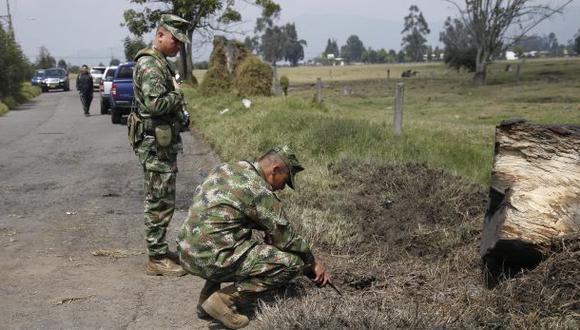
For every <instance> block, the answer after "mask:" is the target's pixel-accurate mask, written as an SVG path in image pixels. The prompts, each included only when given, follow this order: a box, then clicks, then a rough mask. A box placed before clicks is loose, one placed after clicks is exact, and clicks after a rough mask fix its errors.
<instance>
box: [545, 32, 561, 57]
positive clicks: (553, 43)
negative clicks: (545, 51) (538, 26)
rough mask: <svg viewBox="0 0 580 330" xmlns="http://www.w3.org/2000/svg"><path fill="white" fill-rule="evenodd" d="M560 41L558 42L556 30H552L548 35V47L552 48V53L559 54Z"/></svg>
mask: <svg viewBox="0 0 580 330" xmlns="http://www.w3.org/2000/svg"><path fill="white" fill-rule="evenodd" d="M559 46H560V43H558V38H556V34H555V33H554V32H550V34H549V35H548V48H549V50H550V54H551V55H558V48H559Z"/></svg>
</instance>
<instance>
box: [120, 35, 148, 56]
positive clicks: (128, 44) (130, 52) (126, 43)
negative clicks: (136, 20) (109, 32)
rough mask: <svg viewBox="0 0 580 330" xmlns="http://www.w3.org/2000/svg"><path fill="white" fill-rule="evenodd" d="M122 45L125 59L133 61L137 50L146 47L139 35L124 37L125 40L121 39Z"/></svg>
mask: <svg viewBox="0 0 580 330" xmlns="http://www.w3.org/2000/svg"><path fill="white" fill-rule="evenodd" d="M123 47H124V48H125V59H126V60H127V61H133V60H134V59H135V55H137V52H139V51H140V50H141V49H143V48H146V47H147V44H145V41H143V38H141V37H137V38H131V37H125V40H123Z"/></svg>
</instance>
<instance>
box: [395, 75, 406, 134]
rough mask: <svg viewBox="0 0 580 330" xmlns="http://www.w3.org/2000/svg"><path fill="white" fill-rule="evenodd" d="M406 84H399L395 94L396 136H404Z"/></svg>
mask: <svg viewBox="0 0 580 330" xmlns="http://www.w3.org/2000/svg"><path fill="white" fill-rule="evenodd" d="M404 101H405V84H404V83H398V84H397V90H396V92H395V118H394V124H395V135H397V136H399V135H401V134H403V108H404V105H405V102H404Z"/></svg>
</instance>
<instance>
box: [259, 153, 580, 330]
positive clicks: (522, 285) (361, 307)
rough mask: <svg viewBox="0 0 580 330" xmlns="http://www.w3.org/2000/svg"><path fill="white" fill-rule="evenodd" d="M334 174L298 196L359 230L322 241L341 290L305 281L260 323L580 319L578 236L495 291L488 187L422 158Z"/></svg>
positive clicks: (564, 322)
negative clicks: (315, 192) (486, 248)
mask: <svg viewBox="0 0 580 330" xmlns="http://www.w3.org/2000/svg"><path fill="white" fill-rule="evenodd" d="M330 172H331V174H333V178H332V180H333V182H334V184H333V185H332V186H331V189H329V190H328V191H326V193H325V195H324V196H312V195H310V196H308V193H306V194H305V195H307V196H304V197H301V198H302V199H298V202H299V203H300V204H302V205H306V206H307V207H310V208H316V209H318V208H320V209H324V210H325V212H327V213H328V215H327V216H326V218H324V219H323V218H321V217H319V218H318V221H322V220H325V222H327V221H328V220H331V219H336V218H344V219H348V221H349V223H352V224H355V226H353V227H349V228H353V229H352V231H353V232H352V236H357V237H362V239H361V240H358V239H357V240H354V241H352V243H351V244H347V245H346V246H345V247H340V248H339V247H337V246H332V245H330V244H320V243H318V244H317V246H316V248H315V249H316V253H317V256H318V257H320V258H321V259H322V260H323V261H324V262H325V264H326V266H327V268H328V269H329V270H330V272H331V274H332V279H333V283H334V284H336V285H337V287H338V288H339V289H340V290H341V291H342V293H343V295H342V296H339V295H338V294H337V293H335V292H334V291H333V290H331V289H330V288H322V289H318V288H316V287H315V286H314V285H312V284H311V283H309V282H308V281H307V280H305V279H304V278H301V279H298V280H297V281H296V282H295V283H294V288H295V289H296V288H300V290H299V291H300V292H302V294H301V295H298V296H296V295H295V296H294V297H293V298H290V299H285V298H284V297H286V296H287V295H286V294H284V295H282V296H280V297H281V298H279V299H280V300H277V301H276V302H275V303H265V304H263V305H262V306H261V311H260V315H259V317H258V320H257V321H256V326H257V328H258V329H266V328H271V327H272V325H275V326H276V328H277V329H313V328H317V329H318V328H320V329H384V328H486V329H488V328H489V329H491V328H493V329H501V328H555V327H558V328H570V329H572V328H578V325H580V317H579V309H580V308H579V307H580V306H579V301H580V300H579V299H580V297H579V295H580V291H579V290H578V288H579V287H578V283H580V275H579V274H580V272H579V270H580V269H579V264H580V258H579V257H580V241H579V240H578V239H575V240H574V239H568V240H565V241H563V242H561V243H559V244H555V245H554V248H553V253H554V254H553V255H552V256H551V257H549V258H548V259H547V260H546V261H545V262H544V263H542V264H541V265H540V266H539V267H537V268H536V269H535V270H533V271H530V272H527V273H523V274H520V275H519V276H518V277H516V278H513V279H510V280H506V281H504V282H502V283H501V284H500V285H498V286H497V287H495V288H494V289H488V288H486V286H485V277H484V275H483V273H482V268H481V267H482V263H481V259H480V256H479V253H478V251H479V248H478V246H479V235H480V233H481V228H482V221H483V215H484V212H485V206H486V200H487V197H486V196H487V194H486V189H484V188H483V187H482V186H479V185H475V184H472V183H469V182H466V181H465V180H463V179H461V178H459V177H457V176H454V175H451V174H449V173H446V172H445V171H442V170H437V169H432V168H429V167H427V166H425V165H421V164H398V165H377V164H372V163H357V162H356V161H343V162H340V163H339V164H337V165H333V166H332V167H331V168H330ZM337 178H338V179H337ZM316 214H317V213H315V212H311V213H308V214H307V215H306V216H304V218H307V219H308V218H310V215H312V216H315V215H316ZM322 214H325V213H322V212H321V213H320V214H319V215H322ZM304 228H307V227H304ZM308 228H310V227H308ZM314 238H316V237H314ZM314 241H315V242H318V241H316V240H314Z"/></svg>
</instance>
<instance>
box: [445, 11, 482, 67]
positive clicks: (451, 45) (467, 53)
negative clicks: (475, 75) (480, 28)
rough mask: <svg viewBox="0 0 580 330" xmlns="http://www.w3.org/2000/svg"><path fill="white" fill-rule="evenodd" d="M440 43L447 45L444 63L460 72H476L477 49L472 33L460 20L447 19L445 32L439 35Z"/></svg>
mask: <svg viewBox="0 0 580 330" xmlns="http://www.w3.org/2000/svg"><path fill="white" fill-rule="evenodd" d="M439 41H441V42H442V43H443V45H445V53H444V57H443V61H444V62H445V64H447V66H449V67H451V68H454V69H457V70H460V69H461V68H465V69H467V70H468V71H469V72H474V71H475V56H476V54H477V48H476V47H475V43H474V42H473V39H472V36H471V33H470V32H469V30H468V28H467V26H465V24H464V23H463V20H460V19H457V18H456V19H451V17H447V20H446V21H445V25H444V27H443V31H441V33H440V34H439Z"/></svg>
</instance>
